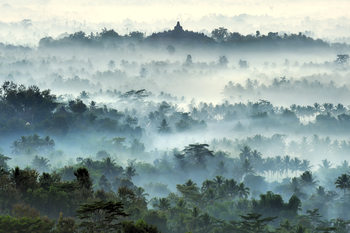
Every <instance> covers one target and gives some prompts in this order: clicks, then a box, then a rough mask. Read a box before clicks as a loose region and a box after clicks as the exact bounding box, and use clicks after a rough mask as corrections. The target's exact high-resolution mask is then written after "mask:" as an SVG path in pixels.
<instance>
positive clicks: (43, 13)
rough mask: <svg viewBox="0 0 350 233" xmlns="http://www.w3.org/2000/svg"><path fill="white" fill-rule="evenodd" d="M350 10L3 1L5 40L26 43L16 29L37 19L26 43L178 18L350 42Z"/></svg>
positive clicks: (333, 5) (156, 0) (320, 3)
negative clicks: (298, 33) (349, 39)
mask: <svg viewBox="0 0 350 233" xmlns="http://www.w3.org/2000/svg"><path fill="white" fill-rule="evenodd" d="M349 9H350V1H349V0H332V1H330V0H264V1H262V0H220V1H209V0H200V1H199V0H180V1H172V0H118V1H115V0H99V1H92V0H84V1H82V0H69V1H68V0H60V1H56V0H30V1H28V0H11V1H8V0H0V13H1V14H0V15H1V18H0V29H2V31H1V32H0V41H5V42H6V41H8V40H9V39H8V37H12V41H15V42H19V41H21V40H20V39H21V38H22V36H21V34H20V32H18V30H17V31H16V27H18V23H19V22H21V21H22V20H23V19H31V20H32V23H33V25H31V26H33V27H32V28H28V27H27V28H26V30H28V33H27V35H28V36H27V40H31V39H32V40H33V41H35V40H37V39H38V38H39V37H40V36H43V35H53V36H58V35H59V34H61V33H64V32H72V31H74V30H77V29H82V30H85V31H89V30H90V31H91V30H93V31H97V30H100V29H101V28H102V27H104V26H106V27H113V28H115V29H118V30H119V31H125V32H127V31H129V30H135V29H137V30H140V31H144V32H151V31H159V30H163V29H167V28H171V27H172V26H173V24H174V22H175V21H176V20H180V21H182V22H183V24H185V28H190V29H193V30H198V31H208V32H210V31H211V30H212V29H213V28H216V27H219V26H225V27H227V28H229V29H231V30H235V29H236V30H235V31H240V32H242V33H253V32H254V30H261V31H263V32H264V31H269V30H272V29H275V30H274V31H291V32H298V31H303V32H304V31H312V32H313V33H314V35H316V36H320V37H329V38H332V39H334V38H341V37H346V38H348V37H350V32H349V31H350V30H349V29H350V23H348V22H349V18H350V14H349ZM242 15H243V16H246V17H245V18H244V17H243V16H242ZM247 16H249V17H248V18H247ZM239 17H240V18H239ZM1 26H2V27H5V28H2V27H1ZM22 26H23V25H22ZM26 26H28V25H26ZM4 29H5V31H4ZM17 29H18V28H17Z"/></svg>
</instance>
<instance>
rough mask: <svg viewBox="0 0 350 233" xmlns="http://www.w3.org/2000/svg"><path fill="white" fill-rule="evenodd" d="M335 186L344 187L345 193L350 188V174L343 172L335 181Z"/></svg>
mask: <svg viewBox="0 0 350 233" xmlns="http://www.w3.org/2000/svg"><path fill="white" fill-rule="evenodd" d="M335 187H337V188H339V189H342V190H343V191H344V194H345V192H346V190H347V189H349V188H350V176H349V175H348V174H342V175H341V176H339V177H338V178H337V180H336V181H335Z"/></svg>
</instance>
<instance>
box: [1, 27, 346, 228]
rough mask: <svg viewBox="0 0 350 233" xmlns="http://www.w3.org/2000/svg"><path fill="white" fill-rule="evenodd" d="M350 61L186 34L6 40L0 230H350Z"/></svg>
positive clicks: (319, 44)
mask: <svg viewBox="0 0 350 233" xmlns="http://www.w3.org/2000/svg"><path fill="white" fill-rule="evenodd" d="M349 49H350V47H349V45H348V44H346V43H344V42H330V41H326V40H323V39H319V38H314V37H310V36H309V35H305V34H303V33H299V32H295V33H288V34H287V33H284V32H268V33H266V34H263V33H260V32H259V31H256V32H252V33H251V34H246V35H243V34H240V33H238V32H231V31H229V30H228V29H226V28H224V27H218V28H216V29H214V30H213V31H212V32H211V33H210V34H205V33H202V32H196V31H192V30H191V29H185V26H183V25H181V24H180V22H177V24H175V27H174V28H173V29H170V30H166V31H160V32H153V33H151V34H149V35H146V34H144V33H143V32H141V31H133V32H130V33H128V34H120V33H118V32H117V31H115V30H113V29H106V28H104V29H102V30H101V31H100V32H97V33H93V32H92V33H90V34H88V33H85V32H82V31H78V32H75V33H72V34H68V33H67V34H64V35H61V36H59V37H50V36H47V37H43V38H42V39H40V41H38V42H37V45H35V46H27V45H18V44H10V43H4V44H1V45H0V80H1V81H2V86H1V89H0V154H1V155H0V166H1V168H2V170H1V173H0V175H1V177H0V212H1V214H2V216H1V217H3V216H7V217H4V220H3V221H0V232H1V230H3V232H11V231H12V230H13V229H15V228H16V226H17V225H15V224H14V225H11V226H14V228H13V229H12V228H10V226H9V225H8V224H7V222H6V221H10V220H11V221H19V222H24V221H26V224H27V225H25V226H24V228H23V229H24V231H23V232H26V231H25V229H29V228H28V227H30V226H33V224H37V227H38V229H39V228H40V231H39V230H38V231H32V232H348V231H349V223H348V222H347V220H348V219H350V216H349V213H348V211H347V209H348V207H349V204H350V202H349V195H348V191H349V189H350V176H349V170H350V166H349V164H348V161H349V157H348V156H349V152H350V138H349V133H348V132H349V130H350V105H349V104H348V103H349V101H350V91H349V88H350V81H349V80H348V76H349V74H350V63H349V55H348V54H349ZM112 207H113V208H117V207H118V208H119V209H118V211H119V212H118V211H115V212H109V211H110V209H108V208H112ZM94 211H100V212H99V213H101V211H102V213H103V217H101V219H102V220H101V219H96V218H95V217H94V216H95V214H96V213H97V212H94ZM113 214H114V215H113ZM99 216H100V215H99ZM6 218H7V219H6ZM9 218H11V219H9ZM35 219H37V220H38V221H39V220H40V221H39V222H37V223H32V222H31V221H34V220H35Z"/></svg>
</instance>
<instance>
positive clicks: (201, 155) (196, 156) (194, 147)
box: [183, 144, 214, 166]
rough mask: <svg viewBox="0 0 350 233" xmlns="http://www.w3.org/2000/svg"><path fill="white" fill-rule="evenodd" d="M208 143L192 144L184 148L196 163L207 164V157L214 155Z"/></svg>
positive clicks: (187, 155)
mask: <svg viewBox="0 0 350 233" xmlns="http://www.w3.org/2000/svg"><path fill="white" fill-rule="evenodd" d="M208 147H209V145H208V144H190V145H188V146H186V147H185V149H184V150H183V152H184V154H185V156H186V157H187V158H188V159H190V161H192V162H193V163H194V164H195V165H200V166H205V162H206V158H207V157H214V154H213V151H211V150H209V149H208Z"/></svg>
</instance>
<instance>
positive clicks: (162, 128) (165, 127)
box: [158, 119, 170, 133]
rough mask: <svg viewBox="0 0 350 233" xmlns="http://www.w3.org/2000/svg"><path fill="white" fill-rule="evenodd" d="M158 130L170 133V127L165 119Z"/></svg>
mask: <svg viewBox="0 0 350 233" xmlns="http://www.w3.org/2000/svg"><path fill="white" fill-rule="evenodd" d="M158 131H159V132H160V133H168V132H170V127H169V125H168V123H167V121H166V120H165V119H163V120H162V123H161V124H160V126H159V127H158Z"/></svg>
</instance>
